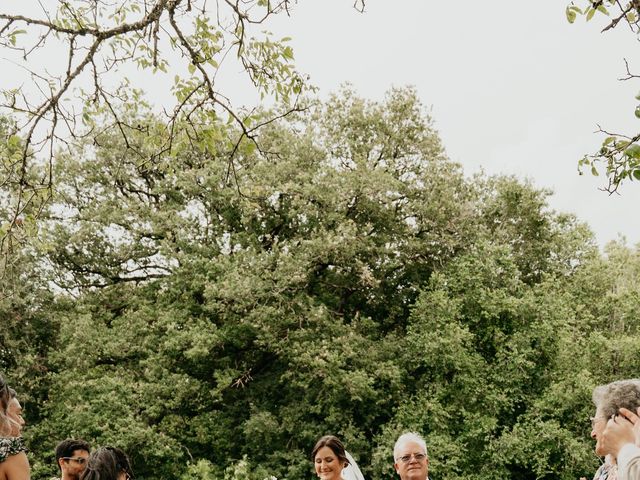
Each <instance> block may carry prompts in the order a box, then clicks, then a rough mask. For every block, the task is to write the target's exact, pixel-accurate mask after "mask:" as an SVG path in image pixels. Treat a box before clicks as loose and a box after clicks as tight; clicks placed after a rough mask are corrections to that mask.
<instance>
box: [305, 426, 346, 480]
mask: <svg viewBox="0 0 640 480" xmlns="http://www.w3.org/2000/svg"><path fill="white" fill-rule="evenodd" d="M311 459H312V460H313V464H314V466H315V470H316V474H317V475H318V477H320V478H321V479H323V480H338V479H340V478H341V474H342V469H343V468H344V467H346V466H347V465H349V460H348V459H347V454H346V452H345V451H344V445H342V442H341V441H340V439H338V438H337V437H334V436H333V435H325V436H324V437H322V438H320V440H318V441H317V442H316V445H315V446H314V447H313V450H312V451H311Z"/></svg>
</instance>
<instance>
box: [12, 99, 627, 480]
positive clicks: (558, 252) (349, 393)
mask: <svg viewBox="0 0 640 480" xmlns="http://www.w3.org/2000/svg"><path fill="white" fill-rule="evenodd" d="M312 105H313V108H310V109H309V110H307V111H305V112H296V113H293V114H292V115H289V116H287V117H286V118H281V119H279V120H277V121H273V122H270V123H269V124H268V125H265V127H264V128H263V129H261V130H260V132H259V135H260V137H259V138H258V139H257V140H258V143H259V144H260V146H261V148H260V149H257V148H255V143H254V142H252V141H251V140H250V139H247V138H244V139H243V140H242V141H241V142H240V143H239V145H238V149H237V154H236V155H235V156H234V159H233V162H230V163H229V162H221V161H220V158H221V157H223V158H225V157H224V156H225V155H226V149H225V148H224V145H225V139H224V138H223V137H220V136H216V135H214V134H212V135H211V137H210V143H209V144H208V145H206V146H205V145H202V144H198V143H192V142H191V141H190V140H191V139H190V137H189V129H188V128H186V127H185V128H177V129H176V136H175V139H174V148H173V149H172V150H171V151H165V152H163V153H162V154H161V155H157V156H155V157H153V161H149V160H148V159H147V157H146V155H144V154H142V155H140V154H139V153H140V152H142V153H144V152H150V151H156V147H157V144H158V142H162V141H163V138H162V135H163V132H164V130H163V125H162V124H163V119H162V118H161V117H158V116H157V115H156V114H154V113H153V112H152V111H151V110H150V109H149V108H148V107H146V106H145V105H144V103H136V104H130V105H127V106H123V107H122V109H121V111H120V112H119V115H121V116H123V117H127V118H130V119H131V122H132V123H135V121H136V120H137V119H143V121H144V123H145V124H146V125H148V126H149V128H148V129H144V130H134V131H132V132H131V135H130V137H129V140H128V141H129V145H134V148H129V147H128V145H127V143H126V142H125V140H124V138H123V136H122V135H120V133H119V132H118V129H117V127H113V126H112V127H111V128H104V129H102V130H101V133H100V135H97V136H96V137H95V138H93V139H89V138H87V139H84V140H83V141H79V142H78V143H76V144H75V145H74V146H73V149H71V150H70V151H69V152H68V153H66V154H63V155H61V156H60V158H59V159H58V164H57V166H56V168H57V169H58V170H56V176H57V178H58V179H59V180H58V181H57V182H56V190H55V195H54V198H53V202H52V204H51V207H50V208H49V209H48V210H47V213H46V216H45V218H44V220H43V222H44V223H43V226H42V236H41V237H40V242H39V243H38V244H36V245H33V246H32V247H30V249H27V251H25V257H24V258H23V259H22V260H21V261H20V262H19V263H18V265H20V266H21V267H22V268H23V271H24V272H25V274H24V275H19V276H16V277H14V278H15V279H16V280H15V282H16V283H15V285H13V286H12V288H20V289H22V291H23V292H26V294H25V295H24V299H25V300H24V301H22V302H13V303H3V304H1V305H0V307H1V308H2V309H3V310H2V312H3V315H5V316H6V318H7V319H8V320H9V321H10V322H12V323H11V325H14V327H13V328H12V329H9V330H6V331H5V332H4V333H3V335H4V336H3V337H2V338H3V345H5V349H4V350H3V351H4V352H5V353H4V355H5V357H4V358H5V359H4V362H5V363H4V367H5V368H6V369H7V371H8V374H9V377H10V378H12V379H15V382H14V383H16V386H17V387H18V389H19V390H20V391H21V392H24V396H25V398H26V399H27V400H28V401H27V412H28V420H29V422H30V423H31V426H30V428H29V429H28V441H29V443H30V446H31V448H32V450H33V457H32V459H33V463H34V476H35V478H48V477H49V476H50V475H51V474H53V473H54V465H53V461H52V454H53V447H54V445H55V443H56V441H58V440H59V439H61V438H64V437H66V436H77V437H83V438H86V439H88V440H90V441H91V442H93V443H94V444H115V445H118V446H120V447H122V448H124V449H125V450H126V451H128V452H129V453H130V454H131V455H132V459H133V463H134V468H135V470H136V473H137V474H138V476H139V477H140V478H142V479H161V478H170V477H176V478H184V479H187V478H188V479H193V478H196V479H198V478H199V479H214V478H228V479H235V478H243V479H256V480H258V479H260V480H262V479H264V478H267V477H269V476H271V475H273V476H275V477H277V478H287V479H302V478H307V477H308V476H309V475H310V474H311V464H310V462H309V460H308V452H309V450H310V448H311V447H312V446H313V443H314V442H315V440H316V439H317V438H318V437H319V436H321V435H323V434H327V433H333V434H336V435H339V436H340V437H341V438H342V439H343V440H344V441H345V443H346V445H347V447H348V449H349V450H350V451H351V452H352V453H353V454H354V456H355V457H356V459H357V460H358V462H359V464H360V466H361V467H362V469H363V471H364V473H365V475H366V476H367V478H387V479H391V478H394V477H395V473H394V472H393V469H392V458H391V449H392V446H393V442H394V440H395V437H396V436H397V435H398V434H399V433H400V432H401V431H403V430H407V429H410V430H416V431H419V432H422V433H423V434H424V435H425V436H426V438H427V442H428V444H429V446H430V453H431V459H432V470H433V474H434V476H438V477H440V478H447V479H470V478H475V479H477V478H482V479H490V478H495V477H496V476H500V477H501V478H514V479H516V478H517V479H552V478H553V479H557V478H561V479H575V478H578V477H580V476H587V475H589V474H590V473H591V472H593V471H595V469H596V466H597V460H596V457H595V456H593V454H592V445H591V441H590V439H589V435H588V434H589V431H588V417H589V415H590V414H591V413H592V412H591V407H590V391H591V389H592V388H593V386H594V385H596V384H599V383H603V382H606V381H609V380H611V379H613V378H620V377H621V376H632V375H633V374H634V372H635V371H636V370H637V366H638V358H637V351H636V349H635V348H634V347H633V346H634V345H637V341H638V339H637V338H636V336H637V331H638V326H637V323H638V322H637V318H638V316H637V315H635V313H637V312H635V310H637V305H636V302H634V301H633V298H635V296H637V294H638V291H637V286H636V283H635V282H633V278H634V275H635V274H636V273H637V272H636V270H637V268H638V267H637V263H638V261H637V259H638V253H637V251H636V250H633V249H630V248H628V247H626V246H624V245H614V246H612V247H611V250H610V251H609V252H608V256H601V255H600V254H599V253H598V251H597V249H596V248H595V246H594V243H593V240H592V236H591V234H590V232H589V231H588V229H587V228H586V227H585V226H584V225H582V224H580V223H579V222H577V221H576V219H575V218H574V217H572V216H570V215H564V214H559V213H556V212H553V211H551V210H550V209H549V208H548V206H547V203H546V197H547V195H548V192H545V191H541V190H537V189H536V188H534V187H533V186H531V185H529V184H526V183H522V182H519V181H518V180H516V179H514V178H510V177H484V176H476V177H474V178H466V177H465V176H464V175H463V173H462V171H461V169H460V166H459V165H457V164H455V163H453V162H451V161H450V160H448V159H447V157H446V154H445V152H444V149H443V146H442V144H441V142H440V140H439V137H438V135H437V132H436V131H435V129H434V127H433V123H432V120H431V118H429V116H428V115H426V114H425V112H424V108H423V107H422V106H421V104H420V102H419V101H418V99H417V96H416V93H415V92H414V91H413V90H411V89H395V90H392V91H390V92H389V93H388V94H387V96H386V98H385V99H384V100H383V101H381V102H371V101H366V100H363V99H361V98H359V97H358V96H357V95H356V94H355V93H354V92H353V91H351V90H349V89H348V88H347V89H345V90H343V91H341V92H339V93H337V94H335V95H333V96H332V97H331V98H330V99H329V100H328V101H326V102H324V103H321V102H312ZM256 115H258V116H264V117H265V118H267V117H269V116H271V113H270V112H256ZM95 121H96V124H98V125H99V124H100V121H101V120H100V119H99V118H96V120H95ZM105 122H106V123H107V124H108V120H106V119H105ZM209 128H211V130H212V131H215V130H216V129H217V128H222V127H219V126H218V125H217V124H215V123H212V124H211V125H210V126H209ZM225 128H234V127H228V126H225ZM235 128H239V127H235ZM27 254H28V255H27ZM612 271H615V272H617V274H616V275H611V274H610V273H611V272H612ZM27 272H31V273H30V274H28V275H27V274H26V273H27ZM7 280H8V279H5V282H6V281H7ZM29 292H30V293H29ZM29 295H30V296H29ZM30 299H33V300H30ZM36 299H37V300H36ZM612 318H614V319H615V322H613V323H612Z"/></svg>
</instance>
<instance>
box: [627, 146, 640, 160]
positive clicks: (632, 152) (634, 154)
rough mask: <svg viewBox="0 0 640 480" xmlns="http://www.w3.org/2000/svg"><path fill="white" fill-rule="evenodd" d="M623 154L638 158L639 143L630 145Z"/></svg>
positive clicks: (639, 152) (639, 156) (639, 151)
mask: <svg viewBox="0 0 640 480" xmlns="http://www.w3.org/2000/svg"><path fill="white" fill-rule="evenodd" d="M624 154H625V155H626V156H627V157H630V158H636V159H638V158H640V145H638V144H637V143H634V144H632V145H630V146H629V147H627V149H626V150H625V151H624Z"/></svg>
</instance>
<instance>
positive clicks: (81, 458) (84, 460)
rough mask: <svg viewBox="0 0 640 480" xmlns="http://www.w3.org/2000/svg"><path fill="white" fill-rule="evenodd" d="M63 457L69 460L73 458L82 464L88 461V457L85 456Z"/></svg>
mask: <svg viewBox="0 0 640 480" xmlns="http://www.w3.org/2000/svg"><path fill="white" fill-rule="evenodd" d="M62 459H63V460H65V461H67V462H69V461H71V460H73V461H74V462H78V463H79V464H80V465H84V464H85V463H87V459H86V458H83V457H62Z"/></svg>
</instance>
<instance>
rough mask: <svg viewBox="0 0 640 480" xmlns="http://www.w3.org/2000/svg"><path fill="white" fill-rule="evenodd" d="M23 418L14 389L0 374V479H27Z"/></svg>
mask: <svg viewBox="0 0 640 480" xmlns="http://www.w3.org/2000/svg"><path fill="white" fill-rule="evenodd" d="M23 426H24V420H23V418H22V405H20V402H19V401H18V398H17V395H16V391H15V390H14V389H13V388H11V387H9V385H7V382H6V381H5V380H4V378H3V377H2V375H0V480H29V478H30V477H31V473H30V467H29V460H28V459H27V454H26V453H25V452H26V450H27V449H26V448H25V446H24V443H23V441H22V437H20V433H21V432H22V427H23Z"/></svg>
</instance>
